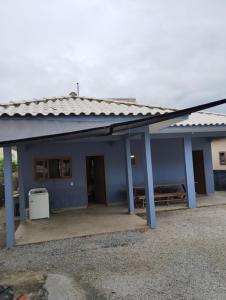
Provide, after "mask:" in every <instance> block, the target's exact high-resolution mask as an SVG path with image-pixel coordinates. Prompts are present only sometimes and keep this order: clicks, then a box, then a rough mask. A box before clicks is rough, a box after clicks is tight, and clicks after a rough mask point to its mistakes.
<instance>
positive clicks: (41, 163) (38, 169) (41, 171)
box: [35, 160, 48, 179]
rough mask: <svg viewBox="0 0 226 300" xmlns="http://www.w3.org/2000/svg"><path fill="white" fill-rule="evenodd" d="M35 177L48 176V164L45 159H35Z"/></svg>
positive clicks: (42, 177)
mask: <svg viewBox="0 0 226 300" xmlns="http://www.w3.org/2000/svg"><path fill="white" fill-rule="evenodd" d="M35 177H36V178H37V179H44V178H47V177H48V164H47V161H46V160H36V161H35Z"/></svg>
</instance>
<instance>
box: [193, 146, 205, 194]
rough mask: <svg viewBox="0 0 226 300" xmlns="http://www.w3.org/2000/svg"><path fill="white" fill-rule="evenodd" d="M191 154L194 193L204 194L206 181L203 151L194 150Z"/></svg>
mask: <svg viewBox="0 0 226 300" xmlns="http://www.w3.org/2000/svg"><path fill="white" fill-rule="evenodd" d="M192 154H193V167H194V177H195V191H196V193H197V194H206V179H205V167H204V158H203V151H202V150H195V151H192Z"/></svg>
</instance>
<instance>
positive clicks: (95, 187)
mask: <svg viewBox="0 0 226 300" xmlns="http://www.w3.org/2000/svg"><path fill="white" fill-rule="evenodd" d="M86 174H87V192H88V202H89V203H104V204H106V186H105V167H104V156H102V155H101V156H87V157H86Z"/></svg>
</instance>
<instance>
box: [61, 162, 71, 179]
mask: <svg viewBox="0 0 226 300" xmlns="http://www.w3.org/2000/svg"><path fill="white" fill-rule="evenodd" d="M61 171H62V177H70V176H71V161H70V160H69V159H63V160H62V166H61Z"/></svg>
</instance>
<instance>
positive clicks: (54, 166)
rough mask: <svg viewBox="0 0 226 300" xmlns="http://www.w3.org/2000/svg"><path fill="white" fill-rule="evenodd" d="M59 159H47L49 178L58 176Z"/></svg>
mask: <svg viewBox="0 0 226 300" xmlns="http://www.w3.org/2000/svg"><path fill="white" fill-rule="evenodd" d="M60 177H61V176H60V160H59V159H49V178H60Z"/></svg>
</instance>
